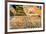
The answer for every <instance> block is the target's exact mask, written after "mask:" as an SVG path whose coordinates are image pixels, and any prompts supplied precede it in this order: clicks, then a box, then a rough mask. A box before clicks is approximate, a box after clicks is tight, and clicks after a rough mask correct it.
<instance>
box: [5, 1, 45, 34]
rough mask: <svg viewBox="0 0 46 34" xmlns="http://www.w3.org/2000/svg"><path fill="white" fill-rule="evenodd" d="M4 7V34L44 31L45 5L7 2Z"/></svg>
mask: <svg viewBox="0 0 46 34" xmlns="http://www.w3.org/2000/svg"><path fill="white" fill-rule="evenodd" d="M5 6H6V7H5V8H6V9H5V32H6V33H22V32H40V31H44V30H45V26H44V25H45V14H44V13H45V11H44V9H45V4H44V3H43V2H24V1H7V3H6V4H5Z"/></svg>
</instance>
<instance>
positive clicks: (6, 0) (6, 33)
mask: <svg viewBox="0 0 46 34" xmlns="http://www.w3.org/2000/svg"><path fill="white" fill-rule="evenodd" d="M8 2H18V3H34V4H43V11H44V12H43V30H35V31H20V32H7V3H8ZM42 31H45V3H43V2H27V1H8V0H5V34H9V33H25V32H42Z"/></svg>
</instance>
